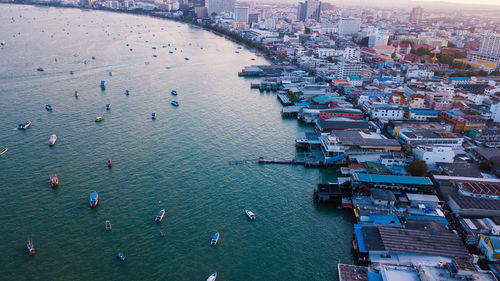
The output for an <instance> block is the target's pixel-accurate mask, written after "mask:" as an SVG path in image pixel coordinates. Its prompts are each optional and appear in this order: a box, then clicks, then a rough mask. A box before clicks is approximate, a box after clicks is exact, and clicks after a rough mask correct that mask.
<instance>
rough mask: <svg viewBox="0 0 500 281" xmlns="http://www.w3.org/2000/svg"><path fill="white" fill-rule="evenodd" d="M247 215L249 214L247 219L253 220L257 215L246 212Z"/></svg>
mask: <svg viewBox="0 0 500 281" xmlns="http://www.w3.org/2000/svg"><path fill="white" fill-rule="evenodd" d="M245 214H247V217H248V218H249V219H251V220H254V219H255V214H254V213H253V212H252V211H249V210H245Z"/></svg>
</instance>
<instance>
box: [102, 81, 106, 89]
mask: <svg viewBox="0 0 500 281" xmlns="http://www.w3.org/2000/svg"><path fill="white" fill-rule="evenodd" d="M105 83H106V82H104V80H101V90H105V89H106V85H105Z"/></svg>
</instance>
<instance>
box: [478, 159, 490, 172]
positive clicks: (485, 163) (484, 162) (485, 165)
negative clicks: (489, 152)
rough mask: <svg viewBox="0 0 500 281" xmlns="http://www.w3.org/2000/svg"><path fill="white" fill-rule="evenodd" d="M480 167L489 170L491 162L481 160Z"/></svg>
mask: <svg viewBox="0 0 500 281" xmlns="http://www.w3.org/2000/svg"><path fill="white" fill-rule="evenodd" d="M479 168H481V170H486V171H487V170H489V169H490V162H488V161H487V160H482V161H481V162H479Z"/></svg>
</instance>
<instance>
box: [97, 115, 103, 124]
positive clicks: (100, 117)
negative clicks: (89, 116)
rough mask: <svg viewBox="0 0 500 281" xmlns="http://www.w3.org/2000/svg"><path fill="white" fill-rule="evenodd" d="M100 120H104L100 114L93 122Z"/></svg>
mask: <svg viewBox="0 0 500 281" xmlns="http://www.w3.org/2000/svg"><path fill="white" fill-rule="evenodd" d="M102 120H104V117H102V116H97V118H96V119H95V122H96V123H97V122H101V121H102Z"/></svg>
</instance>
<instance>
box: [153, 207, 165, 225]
mask: <svg viewBox="0 0 500 281" xmlns="http://www.w3.org/2000/svg"><path fill="white" fill-rule="evenodd" d="M163 216H165V209H161V210H160V212H158V214H157V215H156V217H155V222H161V220H162V219H163Z"/></svg>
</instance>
